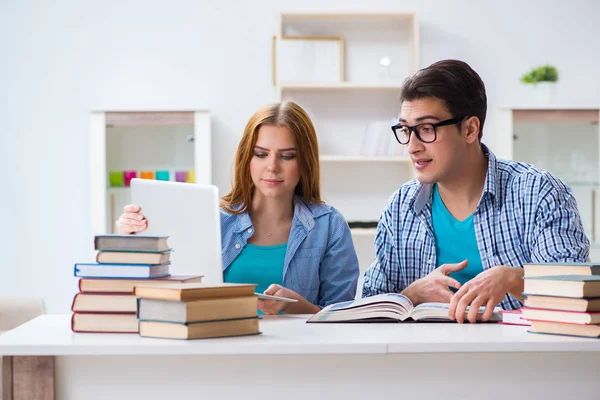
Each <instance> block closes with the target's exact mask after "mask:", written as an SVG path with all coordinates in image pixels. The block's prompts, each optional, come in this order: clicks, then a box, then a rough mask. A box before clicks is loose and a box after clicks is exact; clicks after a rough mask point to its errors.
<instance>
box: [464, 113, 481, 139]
mask: <svg viewBox="0 0 600 400" xmlns="http://www.w3.org/2000/svg"><path fill="white" fill-rule="evenodd" d="M462 125H463V133H464V134H465V139H466V140H467V143H469V144H471V143H474V142H476V141H478V140H479V118H477V117H469V118H467V120H465V121H464V122H463V124H462Z"/></svg>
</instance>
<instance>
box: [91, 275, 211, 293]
mask: <svg viewBox="0 0 600 400" xmlns="http://www.w3.org/2000/svg"><path fill="white" fill-rule="evenodd" d="M201 281H202V275H169V276H164V277H159V278H135V279H127V278H125V279H115V278H81V279H80V280H79V291H80V292H84V293H85V292H90V293H123V294H133V288H134V287H135V286H136V285H145V286H152V285H156V286H159V285H164V284H170V283H200V282H201Z"/></svg>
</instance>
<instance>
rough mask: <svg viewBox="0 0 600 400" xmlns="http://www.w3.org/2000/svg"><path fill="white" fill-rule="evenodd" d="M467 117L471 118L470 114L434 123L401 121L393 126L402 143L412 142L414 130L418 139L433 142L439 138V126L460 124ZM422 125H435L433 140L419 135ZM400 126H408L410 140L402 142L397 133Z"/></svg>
mask: <svg viewBox="0 0 600 400" xmlns="http://www.w3.org/2000/svg"><path fill="white" fill-rule="evenodd" d="M467 118H470V117H469V116H464V117H458V118H451V119H447V120H444V121H440V122H437V123H435V124H432V123H431V122H423V123H421V124H417V125H413V126H409V125H406V124H403V123H399V124H396V125H394V126H392V132H394V137H395V138H396V141H397V142H398V143H400V144H403V145H406V144H408V143H409V142H410V134H411V133H413V132H414V134H415V136H416V137H417V139H419V140H420V141H421V142H423V143H433V142H435V141H436V139H437V130H436V128H437V127H438V126H447V125H454V124H459V123H461V122H463V121H464V120H466V119H467ZM421 125H431V126H432V127H433V140H429V141H426V140H423V139H422V138H421V135H419V132H418V131H417V128H418V127H419V126H421ZM400 128H408V140H407V141H406V143H402V142H401V141H400V138H399V137H398V134H397V133H396V130H398V129H400Z"/></svg>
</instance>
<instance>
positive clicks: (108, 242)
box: [94, 235, 169, 252]
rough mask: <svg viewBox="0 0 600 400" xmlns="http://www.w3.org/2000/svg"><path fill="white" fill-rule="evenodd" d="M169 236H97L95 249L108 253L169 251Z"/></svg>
mask: <svg viewBox="0 0 600 400" xmlns="http://www.w3.org/2000/svg"><path fill="white" fill-rule="evenodd" d="M168 239H169V237H168V236H144V235H96V236H95V238H94V248H95V249H96V250H108V251H156V252H162V251H167V250H169V245H168V243H167V240H168Z"/></svg>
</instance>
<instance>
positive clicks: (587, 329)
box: [530, 321, 600, 338]
mask: <svg viewBox="0 0 600 400" xmlns="http://www.w3.org/2000/svg"><path fill="white" fill-rule="evenodd" d="M530 331H531V332H535V333H550V334H553V335H569V336H585V337H594V338H597V337H600V326H598V325H585V324H566V323H563V322H548V321H531V328H530Z"/></svg>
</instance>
